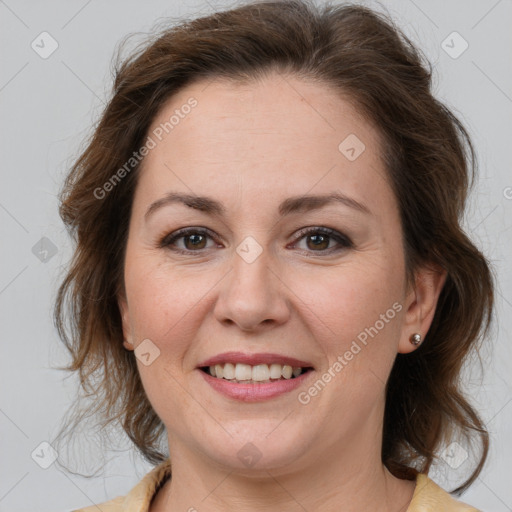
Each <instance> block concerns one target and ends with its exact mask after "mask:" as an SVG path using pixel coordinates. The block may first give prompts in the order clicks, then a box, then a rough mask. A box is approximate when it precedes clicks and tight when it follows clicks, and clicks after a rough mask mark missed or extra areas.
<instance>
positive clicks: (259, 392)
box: [198, 369, 313, 402]
mask: <svg viewBox="0 0 512 512" xmlns="http://www.w3.org/2000/svg"><path fill="white" fill-rule="evenodd" d="M198 372H199V373H200V374H201V375H202V376H203V378H204V379H205V380H206V382H207V383H208V384H210V386H211V387H212V388H213V389H215V391H218V392H219V393H222V394H223V395H225V396H227V397H229V398H234V399H235V400H240V401H242V402H263V401H264V400H269V399H270V398H275V397H276V396H280V395H283V394H284V393H288V392H290V391H293V390H294V389H296V388H298V387H299V386H300V385H301V384H303V383H304V381H305V380H306V379H308V378H309V377H310V375H311V374H312V373H313V371H312V370H309V371H307V372H306V373H302V374H300V375H299V376H298V377H295V378H294V379H287V380H286V379H283V380H276V381H275V382H266V383H262V384H237V383H236V382H230V381H229V380H226V379H218V378H217V377H212V376H211V375H210V374H209V373H206V372H204V371H203V370H199V369H198Z"/></svg>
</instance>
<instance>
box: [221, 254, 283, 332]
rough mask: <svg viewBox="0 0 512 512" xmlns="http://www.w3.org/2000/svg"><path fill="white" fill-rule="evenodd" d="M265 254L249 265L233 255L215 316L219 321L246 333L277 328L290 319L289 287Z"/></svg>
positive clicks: (237, 255) (236, 255)
mask: <svg viewBox="0 0 512 512" xmlns="http://www.w3.org/2000/svg"><path fill="white" fill-rule="evenodd" d="M267 253H268V251H265V250H264V251H263V252H262V253H261V254H260V255H259V256H258V258H257V259H256V260H254V261H252V262H249V261H250V260H249V261H246V260H245V259H244V258H243V257H241V256H240V255H239V254H238V253H236V252H234V253H233V267H232V270H231V272H229V274H228V275H227V276H226V279H223V280H222V283H221V287H220V289H219V295H218V299H217V301H216V304H215V308H214V314H215V317H216V318H217V320H218V321H219V322H222V323H223V324H226V325H236V326H238V328H239V329H241V330H243V331H258V330H262V329H263V330H265V329H268V328H275V327H277V326H279V325H282V324H284V323H285V322H286V321H287V320H288V318H289V317H290V301H289V296H288V292H289V290H288V288H287V286H286V285H285V284H284V282H283V281H282V279H281V277H280V276H279V275H278V272H277V271H276V268H275V267H276V265H274V264H272V262H271V261H270V259H271V258H269V257H268V256H267Z"/></svg>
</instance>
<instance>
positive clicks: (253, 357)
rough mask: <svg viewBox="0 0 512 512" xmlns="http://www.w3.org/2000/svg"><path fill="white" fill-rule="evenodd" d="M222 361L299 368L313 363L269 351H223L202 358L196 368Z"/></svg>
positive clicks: (310, 365) (222, 362)
mask: <svg viewBox="0 0 512 512" xmlns="http://www.w3.org/2000/svg"><path fill="white" fill-rule="evenodd" d="M224 363H234V364H236V363H241V364H249V365H251V366H256V365H258V364H281V365H285V364H287V365H290V366H295V367H299V366H300V367H301V368H312V367H313V365H312V364H311V363H309V362H307V361H301V360H300V359H295V358H294V357H288V356H283V355H281V354H272V353H269V352H265V353H260V354H244V353H243V352H223V353H222V354H218V355H216V356H213V357H210V358H209V359H206V360H204V361H203V362H202V363H200V364H199V365H198V368H202V367H204V366H214V365H216V364H224Z"/></svg>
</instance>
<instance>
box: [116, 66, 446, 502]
mask: <svg viewBox="0 0 512 512" xmlns="http://www.w3.org/2000/svg"><path fill="white" fill-rule="evenodd" d="M191 96H193V97H194V98H196V99H197V101H198V104H197V106H196V107H195V108H194V109H193V110H192V111H191V112H190V114H188V115H187V116H185V117H184V119H182V120H180V122H179V124H178V125H176V126H175V127H174V129H173V130H172V131H171V132H170V133H169V134H168V135H166V136H165V137H164V138H163V139H162V141H161V142H159V143H158V145H157V146H156V147H155V148H154V149H152V150H151V151H150V152H149V154H148V155H147V157H146V158H145V160H144V164H143V167H142V169H141V174H140V180H139V182H138V185H137V189H136V193H135V198H134V203H133V208H132V211H131V217H130V228H129V236H128V244H127V250H126V258H125V274H124V277H125V293H124V295H123V296H121V297H119V305H120V308H121V313H122V319H123V329H124V335H125V342H124V346H125V347H126V349H127V350H133V349H134V348H136V347H137V345H138V344H139V343H141V342H142V340H145V339H150V340H151V342H152V343H154V345H156V346H157V347H158V349H159V350H160V355H159V356H158V357H157V358H156V359H155V360H154V361H153V362H152V363H151V364H150V365H148V366H146V365H144V364H142V363H141V362H140V361H139V360H137V364H138V368H139V372H140V376H141V379H142V382H143V385H144V388H145V390H146V393H147V396H148V398H149V400H150V402H151V404H152V405H153V407H154V409H155V411H156V412H157V414H158V415H159V417H160V418H161V419H162V421H163V423H164V424H165V426H166V428H167V433H168V442H169V450H170V453H171V457H172V463H173V476H172V480H170V481H168V482H167V484H166V485H164V487H163V488H162V489H161V490H160V492H159V493H158V495H157V496H156V499H155V500H154V501H153V503H152V506H151V512H160V511H178V510H189V509H190V508H191V507H195V509H196V510H208V511H221V510H222V511H231V510H237V511H238V512H243V511H253V510H261V509H262V508H263V507H266V508H268V509H277V508H279V510H282V511H297V510H304V509H305V510H311V511H312V510H315V511H331V510H337V511H338V510H343V511H354V512H355V511H363V510H371V509H374V510H380V511H397V512H398V511H404V510H406V508H407V505H408V503H409V502H410V500H411V497H412V494H413V491H414V486H415V483H414V482H410V481H405V480H400V479H397V478H395V477H393V476H392V475H391V474H390V473H389V472H388V471H387V469H386V468H385V467H384V466H383V464H382V462H381V459H380V453H381V443H382V418H383V412H384V403H385V383H386V380H387V378H388V376H389V373H390V371H391V367H392V364H393V361H394V358H395V357H396V355H397V353H408V352H411V351H412V350H415V348H416V347H415V346H413V345H412V344H411V343H410V341H409V337H410V336H411V334H413V333H416V332H418V333H421V334H422V336H425V334H426V332H427V331H428V328H429V326H430V324H431V321H432V318H433V315H434V311H435V306H436V302H437V299H438V296H439V293H440V291H441V289H442V286H443V284H444V280H445V276H444V275H443V274H442V273H440V272H435V271H433V270H432V269H429V268H426V267H425V268H421V269H418V271H417V274H416V282H415V283H414V285H413V286H408V284H407V282H406V278H405V267H404V253H403V245H402V244H403V241H402V233H401V227H400V219H399V212H398V207H397V201H396V198H395V197H394V194H393V192H392V189H391V188H390V185H389V183H388V181H387V176H386V171H385V169H384V166H383V163H382V161H381V159H380V154H381V147H382V146H381V140H380V138H379V133H378V132H377V131H376V130H375V129H374V127H373V126H371V125H370V124H369V123H368V121H365V120H364V119H363V118H362V117H361V116H360V115H359V114H358V112H357V110H355V108H354V107H353V106H352V104H351V103H350V101H349V100H348V99H347V98H343V97H341V96H340V94H338V93H336V92H335V91H334V90H332V89H330V88H329V87H328V86H326V85H323V84H319V83H313V82H307V81H304V80H301V79H299V78H297V77H293V76H288V75H283V74H278V73H277V72H276V73H273V74H271V75H269V76H268V77H267V78H265V79H261V80H258V81H254V82H252V83H250V84H245V85H240V84H236V83H234V82H230V81H225V80H215V81H213V82H210V83H207V82H197V83H194V84H192V85H189V86H187V87H186V88H184V89H182V90H181V91H180V92H179V93H178V94H177V95H175V96H174V97H173V98H171V99H170V100H169V102H168V103H167V104H166V105H165V106H164V108H162V110H161V112H160V113H159V115H158V116H157V118H156V119H155V120H154V122H153V125H152V127H151V129H150V132H149V133H151V132H152V130H153V129H154V128H155V127H158V125H159V124H160V123H162V122H165V121H167V120H168V119H169V118H170V116H171V115H172V114H173V112H174V110H175V109H176V108H178V109H179V108H180V107H181V106H182V105H184V104H185V103H186V102H187V100H188V99H189V98H190V97H191ZM349 134H356V135H357V137H358V138H359V139H360V140H361V141H363V142H364V144H365V146H366V149H365V151H364V152H363V153H362V154H361V155H360V156H359V157H358V158H357V159H356V160H354V161H349V160H348V159H347V158H346V157H345V156H344V155H343V154H342V153H341V152H340V151H339V150H338V146H339V144H340V142H341V141H343V140H344V139H345V138H346V137H347V136H348V135H349ZM170 191H175V192H180V193H187V194H197V195H204V196H209V197H212V198H214V199H216V200H217V201H220V202H221V203H222V204H223V205H224V207H225V208H226V214H225V217H224V218H222V219H221V218H219V217H216V216H211V215H207V214H206V213H204V212H201V211H199V210H195V209H192V208H190V207H187V206H185V205H183V204H178V203H175V204H170V205H167V206H165V207H162V208H160V209H158V210H155V211H154V213H153V214H151V215H150V216H149V218H148V219H147V221H146V220H145V218H144V214H145V213H146V211H147V209H148V207H149V206H150V205H151V204H152V203H153V202H154V201H156V200H158V199H160V198H162V197H163V196H164V195H165V194H166V193H167V192H170ZM333 191H337V192H340V193H343V194H345V195H346V196H349V197H350V198H353V199H354V200H356V201H358V202H360V203H363V204H364V205H365V206H366V207H367V208H368V209H369V210H370V212H371V213H369V214H367V213H362V212H360V211H357V210H356V209H354V208H351V207H349V206H346V205H343V204H332V205H329V206H325V207H324V208H321V209H318V210H313V211H308V212H300V213H296V214H291V215H289V216H285V217H283V218H280V217H279V216H278V212H277V209H278V205H279V204H280V203H281V201H283V200H284V199H286V198H288V197H290V196H301V195H304V194H306V193H307V194H324V193H330V192H333ZM310 226H312V227H316V228H321V227H330V228H332V229H335V230H336V231H338V232H340V233H342V234H344V235H345V236H348V237H349V238H350V239H351V240H352V242H353V247H344V246H343V245H339V244H338V243H337V242H336V241H335V240H334V239H332V238H330V239H329V238H328V237H327V239H322V240H323V241H324V243H320V244H319V245H320V248H318V247H317V245H315V244H314V243H313V242H314V241H315V240H316V239H314V238H313V240H312V237H314V235H315V233H310V234H309V236H304V235H300V234H298V231H299V230H300V229H301V228H304V227H310ZM184 227H194V228H207V229H209V230H211V231H212V232H213V234H214V236H215V239H213V238H211V237H206V239H204V240H203V239H202V238H199V243H198V239H197V238H196V239H194V240H190V239H189V238H181V239H179V240H177V241H176V242H175V245H174V247H175V248H180V249H182V250H187V249H188V254H178V253H177V252H175V251H173V250H172V247H160V246H159V241H160V240H161V239H162V238H163V237H164V236H165V235H168V234H170V233H173V232H175V231H177V230H178V229H180V228H184ZM317 235H318V233H317ZM247 236H251V237H253V238H254V239H255V240H256V241H257V242H258V244H259V245H260V247H261V249H262V253H261V254H260V255H259V257H258V258H257V259H256V260H255V261H253V262H252V263H247V261H245V260H244V259H243V258H242V257H240V256H239V254H238V253H237V252H236V248H237V247H238V246H239V245H240V244H241V242H242V241H243V240H244V239H245V237H247ZM193 242H196V244H198V245H199V249H197V248H195V246H194V243H193ZM333 248H334V249H333ZM336 248H339V250H337V251H336ZM194 251H195V252H194ZM394 303H398V304H399V305H400V306H401V311H400V312H398V313H397V314H396V316H395V317H394V318H393V319H392V320H390V321H389V322H387V323H386V324H385V327H384V328H382V329H381V330H379V332H378V334H377V335H376V336H375V337H373V338H369V341H368V344H367V345H366V346H365V347H364V348H363V349H362V350H361V351H360V352H359V353H358V354H357V355H355V356H354V358H353V359H352V360H351V361H349V363H348V364H347V365H346V366H345V367H344V368H343V370H342V371H341V372H338V373H337V374H336V377H335V378H333V379H332V380H331V381H330V382H329V383H328V384H327V385H326V386H325V388H324V389H323V390H322V391H321V392H320V393H318V395H317V396H315V397H314V398H312V399H311V401H310V402H309V403H308V404H307V405H304V404H302V403H300V402H299V401H298V398H297V395H298V393H299V392H300V391H304V390H306V391H307V389H308V388H309V386H311V385H312V384H313V383H314V382H315V381H316V380H317V379H318V378H320V377H321V375H322V374H324V373H325V372H327V371H328V370H329V368H331V367H332V366H333V363H334V362H335V361H336V360H337V357H338V356H339V355H343V354H344V353H345V352H346V351H347V350H348V349H349V348H350V346H351V343H352V341H353V340H355V339H356V338H357V335H358V334H359V333H361V332H362V331H364V329H365V328H367V327H370V326H374V325H375V323H376V321H377V320H379V318H381V317H380V315H382V314H385V313H386V311H387V310H389V309H390V308H391V307H392V305H393V304H394ZM230 350H239V351H243V352H247V353H258V352H276V353H279V354H285V355H290V356H292V357H296V358H298V359H302V360H306V361H310V362H311V363H312V365H313V366H314V368H315V375H314V376H313V377H310V380H309V381H308V384H304V386H303V387H301V388H300V389H299V390H298V391H292V392H290V393H286V394H284V395H281V396H279V397H276V398H273V399H270V400H267V401H265V402H260V403H242V402H239V401H234V400H231V399H229V398H226V397H224V396H223V395H221V394H219V393H217V392H216V391H214V390H213V389H212V388H211V387H210V386H209V385H208V384H207V383H206V382H205V381H204V379H203V377H202V375H201V374H200V373H199V370H197V369H196V367H197V365H198V364H199V363H200V362H201V361H204V360H205V359H206V358H209V357H212V356H214V355H216V354H219V353H221V352H225V351H230ZM249 442H250V443H252V444H253V445H255V446H256V447H257V449H258V450H259V452H260V454H261V458H260V460H259V461H258V462H257V464H255V465H254V466H253V467H250V468H249V467H247V466H245V465H244V463H243V462H242V461H241V460H240V459H239V458H238V456H237V453H238V452H239V450H240V449H241V448H242V447H244V446H245V445H246V443H249Z"/></svg>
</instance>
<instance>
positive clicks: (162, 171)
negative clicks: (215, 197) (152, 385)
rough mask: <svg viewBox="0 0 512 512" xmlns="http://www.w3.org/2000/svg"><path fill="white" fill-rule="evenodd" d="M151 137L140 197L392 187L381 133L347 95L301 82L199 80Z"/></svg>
mask: <svg viewBox="0 0 512 512" xmlns="http://www.w3.org/2000/svg"><path fill="white" fill-rule="evenodd" d="M148 136H149V137H151V138H152V139H153V142H154V148H153V149H151V151H150V152H149V154H148V155H147V156H146V157H145V159H144V161H143V165H142V169H141V174H142V176H141V178H140V180H139V186H140V188H141V192H140V194H143V195H148V196H149V195H151V196H154V195H155V194H157V193H158V192H160V194H161V193H163V192H164V191H165V189H167V188H170V189H172V188H176V187H179V188H180V189H181V190H183V189H184V188H185V189H187V188H188V189H189V190H187V192H189V193H190V192H192V193H196V194H198V195H201V194H203V193H205V192H207V191H210V190H212V189H217V191H218V192H219V193H220V194H223V195H225V196H226V195H229V193H230V191H231V192H234V191H236V190H237V188H236V187H238V189H240V188H243V189H244V191H248V190H251V191H253V192H255V193H257V192H260V193H262V194H263V196H264V197H266V198H270V197H271V196H273V195H279V196H281V195H282V194H287V195H296V194H300V193H303V194H305V193H307V192H308V191H311V190H312V189H314V190H313V192H318V193H320V192H326V191H332V190H333V189H337V188H342V189H343V191H344V192H351V193H355V194H363V195H364V194H365V193H366V194H370V195H371V192H372V191H373V192H375V193H378V188H380V189H382V187H383V186H386V173H385V171H384V166H383V162H382V159H381V157H380V155H381V153H382V151H381V147H382V145H381V141H380V136H379V133H378V131H377V130H376V129H374V127H373V126H372V125H370V124H369V123H368V122H367V121H366V120H365V119H364V118H363V116H362V115H361V114H360V113H359V112H358V111H357V109H356V108H355V107H354V105H353V103H352V102H351V101H350V100H349V98H348V97H346V96H343V95H341V94H340V93H338V92H337V91H334V90H333V89H332V88H330V87H329V86H328V85H326V84H321V83H315V82H312V81H304V80H302V79H299V78H297V77H292V76H285V75H279V74H277V73H276V74H274V75H271V76H269V77H267V78H265V79H259V80H254V81H252V82H249V83H244V84H240V83H236V82H233V81H229V80H224V79H223V80H220V79H219V80H213V81H200V82H196V83H194V84H192V85H189V86H187V87H185V88H183V89H181V90H180V91H179V92H178V93H177V94H175V95H174V96H173V97H172V98H170V99H169V100H168V101H167V103H166V104H165V105H164V106H163V107H162V109H161V110H160V112H159V113H158V115H157V116H156V117H155V119H154V120H153V123H152V125H151V127H150V129H149V131H148ZM238 191H240V190H238ZM381 192H382V190H381Z"/></svg>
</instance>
